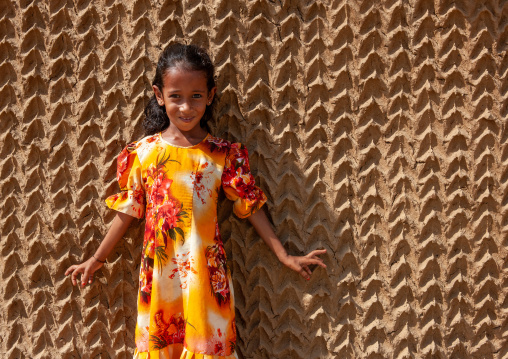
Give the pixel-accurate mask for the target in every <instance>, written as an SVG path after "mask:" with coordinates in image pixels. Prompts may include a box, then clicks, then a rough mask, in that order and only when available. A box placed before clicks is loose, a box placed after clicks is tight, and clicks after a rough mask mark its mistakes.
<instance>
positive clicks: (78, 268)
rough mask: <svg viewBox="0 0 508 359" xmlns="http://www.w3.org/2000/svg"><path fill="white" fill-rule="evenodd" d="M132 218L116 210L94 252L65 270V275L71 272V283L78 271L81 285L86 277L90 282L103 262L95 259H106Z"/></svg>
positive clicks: (73, 281)
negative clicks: (109, 225)
mask: <svg viewBox="0 0 508 359" xmlns="http://www.w3.org/2000/svg"><path fill="white" fill-rule="evenodd" d="M133 219H134V217H132V216H129V215H128V214H125V213H122V212H117V214H116V216H115V218H114V219H113V222H112V223H111V227H109V230H108V233H107V234H106V237H104V240H103V241H102V243H101V245H100V246H99V248H97V251H96V252H95V254H94V255H93V256H92V257H91V258H90V259H88V260H87V261H86V262H83V263H81V264H74V265H72V266H70V267H69V268H68V269H67V270H66V271H65V275H68V274H69V273H71V272H72V275H71V279H72V285H76V277H77V275H78V273H82V275H81V286H82V287H84V286H85V284H86V281H87V279H88V283H92V280H93V273H94V272H95V271H96V270H97V269H99V268H101V267H102V266H103V264H104V263H101V262H99V261H97V260H96V259H99V260H101V261H105V260H106V258H107V257H108V255H109V253H111V251H112V250H113V248H114V247H115V245H116V243H117V242H118V241H119V240H120V238H122V237H123V235H124V234H125V231H127V228H128V227H129V225H130V223H131V222H132V220H133ZM94 257H95V258H94Z"/></svg>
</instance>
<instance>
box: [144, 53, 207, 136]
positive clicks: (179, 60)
mask: <svg viewBox="0 0 508 359" xmlns="http://www.w3.org/2000/svg"><path fill="white" fill-rule="evenodd" d="M175 67H178V68H181V69H184V70H189V71H203V72H204V73H205V75H206V78H207V87H208V91H210V90H211V89H212V88H213V87H215V80H214V72H215V66H214V65H213V63H212V60H210V56H208V54H207V53H206V51H205V50H204V49H202V48H200V47H198V46H196V45H185V44H179V43H176V44H172V45H169V46H167V47H166V48H165V49H164V50H163V51H162V53H161V55H160V56H159V61H158V62H157V69H156V70H155V77H154V79H153V81H152V85H155V86H157V87H158V88H159V90H160V91H162V88H163V77H164V74H165V73H166V71H168V70H169V69H171V68H175ZM214 104H215V96H214V98H213V99H212V103H211V104H210V105H207V106H206V110H205V113H204V115H203V117H202V118H201V120H200V122H199V124H200V126H201V127H203V128H206V129H207V130H209V128H208V124H207V123H208V121H209V120H210V119H212V116H213V106H214ZM144 113H145V119H144V120H143V130H144V131H145V136H149V135H153V134H155V133H157V132H160V131H164V130H165V129H166V128H168V127H169V124H170V122H169V118H168V115H167V114H166V107H165V106H164V105H162V106H161V105H159V103H158V102H157V99H156V97H155V94H154V95H153V96H152V98H151V99H150V101H149V102H148V105H147V106H146V107H145V111H144Z"/></svg>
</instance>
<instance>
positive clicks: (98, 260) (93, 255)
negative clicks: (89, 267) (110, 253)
mask: <svg viewBox="0 0 508 359" xmlns="http://www.w3.org/2000/svg"><path fill="white" fill-rule="evenodd" d="M92 257H93V258H94V259H95V260H96V261H97V262H99V263H106V260H105V259H104V260H103V261H102V260H100V259H98V258H97V257H96V256H95V254H92Z"/></svg>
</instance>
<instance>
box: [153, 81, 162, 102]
mask: <svg viewBox="0 0 508 359" xmlns="http://www.w3.org/2000/svg"><path fill="white" fill-rule="evenodd" d="M152 89H153V92H154V93H155V98H156V99H157V103H158V104H159V106H164V97H163V96H162V92H161V91H160V90H159V88H158V87H157V86H156V85H152Z"/></svg>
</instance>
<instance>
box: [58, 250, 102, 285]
mask: <svg viewBox="0 0 508 359" xmlns="http://www.w3.org/2000/svg"><path fill="white" fill-rule="evenodd" d="M103 265H104V263H101V262H99V261H98V260H96V259H95V258H94V257H91V258H90V259H89V260H87V261H86V262H83V263H81V264H73V265H71V266H70V267H69V268H67V270H66V271H65V275H68V274H70V273H72V275H71V280H72V285H77V283H76V277H77V276H78V273H81V287H84V286H85V284H86V282H87V281H88V283H89V284H92V282H93V274H94V272H95V271H96V270H97V269H99V268H101V267H102V266H103Z"/></svg>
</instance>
